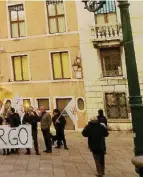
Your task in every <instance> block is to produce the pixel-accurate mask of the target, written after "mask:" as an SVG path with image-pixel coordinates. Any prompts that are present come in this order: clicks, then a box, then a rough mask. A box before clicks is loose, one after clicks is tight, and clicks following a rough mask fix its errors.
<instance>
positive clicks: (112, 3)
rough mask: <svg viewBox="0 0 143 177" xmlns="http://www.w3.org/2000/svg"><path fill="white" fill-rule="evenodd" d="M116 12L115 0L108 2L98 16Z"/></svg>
mask: <svg viewBox="0 0 143 177" xmlns="http://www.w3.org/2000/svg"><path fill="white" fill-rule="evenodd" d="M113 12H114V13H115V12H116V3H115V1H113V0H111V1H110V0H109V1H106V3H105V4H104V5H103V7H102V8H101V9H99V10H98V11H97V12H95V13H96V14H107V13H113Z"/></svg>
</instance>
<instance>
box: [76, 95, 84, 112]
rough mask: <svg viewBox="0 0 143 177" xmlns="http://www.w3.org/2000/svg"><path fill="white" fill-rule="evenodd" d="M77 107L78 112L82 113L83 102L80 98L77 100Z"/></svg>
mask: <svg viewBox="0 0 143 177" xmlns="http://www.w3.org/2000/svg"><path fill="white" fill-rule="evenodd" d="M77 105H78V109H79V110H80V111H83V110H84V100H83V99H82V98H79V99H78V100H77Z"/></svg>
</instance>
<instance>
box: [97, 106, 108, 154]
mask: <svg viewBox="0 0 143 177" xmlns="http://www.w3.org/2000/svg"><path fill="white" fill-rule="evenodd" d="M97 120H98V121H99V122H100V123H104V124H105V125H106V127H107V118H106V117H105V116H104V112H103V110H102V109H99V110H98V116H97ZM104 148H105V153H106V141H105V138H104Z"/></svg>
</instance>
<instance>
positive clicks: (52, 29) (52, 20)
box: [49, 18, 58, 33]
mask: <svg viewBox="0 0 143 177" xmlns="http://www.w3.org/2000/svg"><path fill="white" fill-rule="evenodd" d="M49 28H50V29H49V30H50V33H57V32H58V31H57V23H56V18H50V19H49Z"/></svg>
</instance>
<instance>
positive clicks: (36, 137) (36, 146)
mask: <svg viewBox="0 0 143 177" xmlns="http://www.w3.org/2000/svg"><path fill="white" fill-rule="evenodd" d="M32 138H33V143H34V149H35V151H36V152H37V153H38V152H39V148H38V132H37V130H32ZM27 152H30V149H29V148H27Z"/></svg>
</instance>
